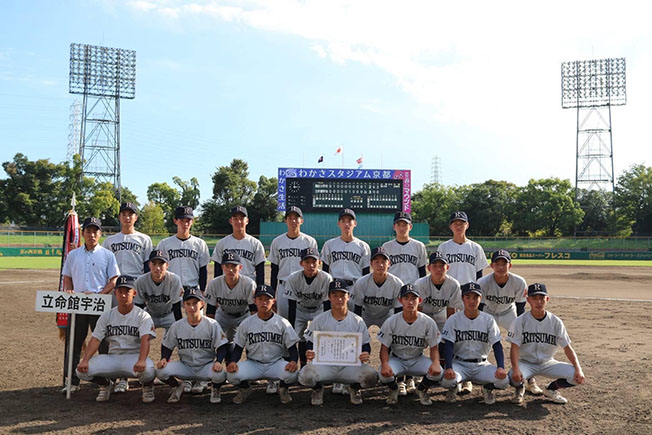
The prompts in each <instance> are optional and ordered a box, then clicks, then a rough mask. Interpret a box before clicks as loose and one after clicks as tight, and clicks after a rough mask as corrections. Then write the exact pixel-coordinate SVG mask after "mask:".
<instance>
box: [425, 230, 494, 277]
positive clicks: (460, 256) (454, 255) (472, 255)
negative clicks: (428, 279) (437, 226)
mask: <svg viewBox="0 0 652 435" xmlns="http://www.w3.org/2000/svg"><path fill="white" fill-rule="evenodd" d="M437 250H438V251H439V252H441V253H442V254H444V255H445V256H446V261H447V262H448V265H449V266H450V269H449V270H448V274H449V275H450V276H452V277H453V278H455V279H456V280H458V281H459V282H460V283H462V284H466V283H467V282H476V281H477V276H478V272H481V271H482V270H483V269H484V268H486V267H487V266H489V262H488V261H487V255H486V254H485V252H484V249H482V246H480V245H479V244H477V243H476V242H474V241H472V240H468V239H467V240H466V242H464V243H462V244H459V243H456V242H455V241H454V240H453V239H450V240H447V241H445V242H444V243H442V244H441V245H439V247H437Z"/></svg>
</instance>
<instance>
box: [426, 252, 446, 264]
mask: <svg viewBox="0 0 652 435" xmlns="http://www.w3.org/2000/svg"><path fill="white" fill-rule="evenodd" d="M437 261H441V262H442V263H444V264H448V260H446V256H445V255H444V254H442V253H441V252H439V251H435V252H433V253H432V254H430V261H429V263H430V264H434V263H436V262H437Z"/></svg>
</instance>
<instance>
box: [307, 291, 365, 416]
mask: <svg viewBox="0 0 652 435" xmlns="http://www.w3.org/2000/svg"><path fill="white" fill-rule="evenodd" d="M347 286H348V284H347V282H346V281H344V280H342V279H339V278H334V279H333V281H331V283H330V284H329V286H328V299H329V301H330V303H331V309H330V310H328V311H326V312H325V313H322V314H320V315H319V316H317V317H315V318H314V319H313V320H312V322H310V326H309V327H308V329H307V330H306V347H307V349H308V350H307V351H306V358H307V359H308V364H306V365H305V366H304V367H303V368H302V369H301V372H300V373H299V382H300V383H301V385H304V386H306V387H311V388H312V389H313V391H312V398H311V403H312V404H313V405H321V404H323V403H324V388H323V386H322V384H323V383H331V382H337V383H342V384H347V385H348V392H349V397H350V400H351V403H352V404H354V405H360V404H362V394H361V393H360V388H370V387H373V386H374V385H375V384H376V380H377V373H376V370H374V369H373V367H371V366H370V365H369V364H368V362H369V352H371V344H370V342H371V338H370V337H369V331H368V330H367V326H366V325H365V323H364V320H362V317H360V316H358V315H356V314H354V313H352V312H351V311H349V309H348V301H349V289H348V287H347ZM317 331H335V332H338V331H340V332H359V333H360V334H362V352H361V353H360V356H359V359H360V362H361V363H362V364H361V365H359V366H335V365H315V364H310V361H312V360H313V359H314V358H315V352H314V351H313V350H312V349H313V341H312V340H313V334H314V333H315V332H317Z"/></svg>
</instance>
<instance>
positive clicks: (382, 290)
mask: <svg viewBox="0 0 652 435" xmlns="http://www.w3.org/2000/svg"><path fill="white" fill-rule="evenodd" d="M402 286H403V281H401V280H400V279H399V278H398V277H396V276H394V275H392V274H391V273H388V274H387V276H386V278H385V281H384V282H383V283H382V284H380V285H378V284H376V281H374V276H373V274H368V275H365V276H363V277H362V278H360V279H359V280H357V281H356V283H355V285H354V286H353V300H354V304H355V305H356V306H360V307H362V315H361V317H362V318H363V319H364V321H365V323H366V325H367V327H368V328H369V327H371V325H376V326H378V327H380V326H382V324H383V323H384V322H385V320H387V319H389V318H390V317H391V316H392V315H394V313H395V310H396V309H397V308H401V307H402V306H401V303H400V302H399V300H398V297H399V296H400V294H401V287H402Z"/></svg>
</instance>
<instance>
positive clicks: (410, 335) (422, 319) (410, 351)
mask: <svg viewBox="0 0 652 435" xmlns="http://www.w3.org/2000/svg"><path fill="white" fill-rule="evenodd" d="M440 339H441V335H440V333H439V329H437V325H436V324H435V321H434V320H432V318H431V317H430V316H428V315H426V314H423V313H417V319H416V320H415V321H414V322H412V323H407V322H406V321H405V319H404V318H403V313H397V314H394V315H393V316H392V317H390V318H389V319H387V321H386V322H385V323H383V326H382V327H381V328H380V331H379V332H378V341H380V343H381V344H384V345H385V346H386V347H387V348H389V350H390V355H389V366H390V367H391V368H392V371H393V372H394V376H392V377H390V378H386V377H384V376H383V375H382V374H381V373H380V372H381V368H379V369H378V377H379V380H380V382H382V383H384V384H388V383H390V382H393V381H394V380H395V379H396V376H403V375H412V376H425V377H426V378H428V379H429V380H431V381H433V382H437V381H439V380H440V379H441V377H442V376H443V370H441V369H440V371H439V374H438V375H437V376H432V375H430V374H429V373H428V369H429V368H430V366H431V365H432V363H433V361H432V360H431V359H430V358H428V357H426V356H424V355H423V349H425V348H431V347H435V346H437V345H438V344H439V341H440Z"/></svg>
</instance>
